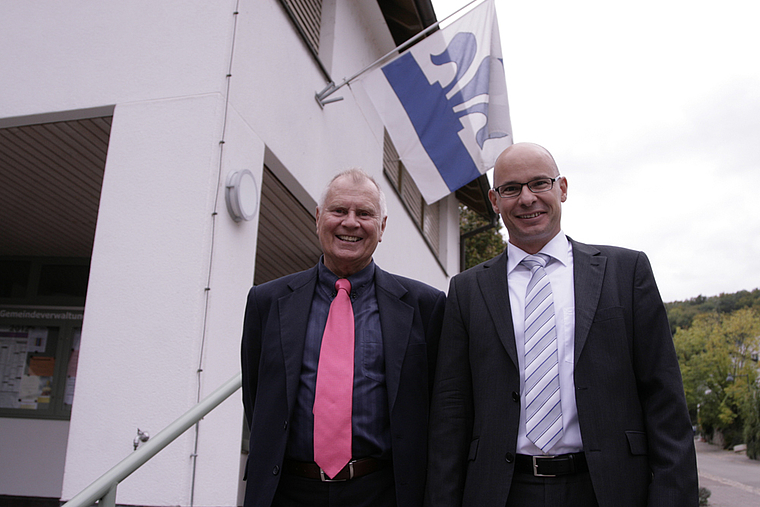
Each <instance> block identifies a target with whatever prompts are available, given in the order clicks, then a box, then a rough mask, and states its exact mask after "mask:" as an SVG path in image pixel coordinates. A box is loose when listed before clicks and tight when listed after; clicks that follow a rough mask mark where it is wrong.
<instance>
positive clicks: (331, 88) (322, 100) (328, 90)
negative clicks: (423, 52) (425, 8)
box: [314, 0, 488, 109]
mask: <svg viewBox="0 0 760 507" xmlns="http://www.w3.org/2000/svg"><path fill="white" fill-rule="evenodd" d="M479 1H481V0H472V1H471V2H468V3H467V4H465V5H464V6H462V7H460V8H459V9H457V10H456V11H454V12H452V13H451V14H449V15H448V16H446V17H445V18H443V19H442V20H441V21H436V22H435V23H433V24H432V25H430V26H429V27H427V28H425V29H424V30H422V31H421V32H419V33H418V34H417V35H415V36H414V37H412V38H411V39H409V40H407V41H406V42H403V43H402V44H400V45H398V46H396V47H395V48H394V49H392V50H390V51H389V52H388V53H386V54H385V55H383V56H381V57H380V58H378V59H377V60H375V61H374V62H373V63H371V64H369V65H368V66H366V67H364V68H363V69H362V70H360V71H359V72H357V73H356V74H354V75H353V76H351V77H349V78H348V79H344V80H343V82H342V83H341V84H339V85H336V84H335V83H333V82H332V81H330V83H328V84H327V86H325V88H324V89H323V90H322V91H321V92H317V93H315V94H314V98H315V99H316V101H317V103H318V104H319V107H320V108H322V109H324V107H325V105H326V104H331V103H333V102H338V101H340V100H343V97H333V98H331V99H328V98H327V97H329V96H330V95H332V94H333V93H335V92H337V91H338V90H339V89H341V88H343V87H344V86H346V85H347V84H350V83H351V82H352V81H354V80H355V79H357V78H358V77H359V76H361V75H362V74H364V73H365V72H367V71H369V70H371V69H373V68H375V67H377V66H378V65H379V64H380V63H382V62H384V61H385V60H387V59H388V57H390V56H391V55H393V54H394V53H398V52H401V51H404V50H405V49H406V48H408V47H409V46H411V45H413V44H414V43H415V42H417V41H418V40H420V39H421V38H423V37H425V36H426V35H428V34H429V33H431V32H432V31H434V30H435V29H436V28H438V26H439V25H440V24H441V23H443V22H445V21H447V20H449V19H451V18H452V17H454V16H456V15H457V14H459V13H460V12H462V11H463V10H465V9H466V8H467V7H469V6H471V5H472V4H474V3H476V2H479ZM482 1H483V2H486V1H488V0H482Z"/></svg>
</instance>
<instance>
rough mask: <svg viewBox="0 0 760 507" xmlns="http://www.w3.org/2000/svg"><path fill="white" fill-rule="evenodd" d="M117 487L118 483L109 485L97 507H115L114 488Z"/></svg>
mask: <svg viewBox="0 0 760 507" xmlns="http://www.w3.org/2000/svg"><path fill="white" fill-rule="evenodd" d="M118 485H119V483H118V482H115V483H113V484H112V485H111V487H110V489H109V490H108V492H107V493H106V494H105V495H103V498H101V499H100V501H99V502H98V507H116V488H117V486H118Z"/></svg>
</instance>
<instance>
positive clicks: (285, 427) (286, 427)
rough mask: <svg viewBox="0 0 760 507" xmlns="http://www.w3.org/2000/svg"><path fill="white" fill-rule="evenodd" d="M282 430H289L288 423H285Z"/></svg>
mask: <svg viewBox="0 0 760 507" xmlns="http://www.w3.org/2000/svg"><path fill="white" fill-rule="evenodd" d="M282 429H284V430H286V429H288V421H285V424H283V425H282Z"/></svg>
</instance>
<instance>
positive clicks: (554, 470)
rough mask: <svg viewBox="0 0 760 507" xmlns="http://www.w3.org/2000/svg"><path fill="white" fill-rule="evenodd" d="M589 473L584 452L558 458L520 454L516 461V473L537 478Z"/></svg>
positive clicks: (561, 455)
mask: <svg viewBox="0 0 760 507" xmlns="http://www.w3.org/2000/svg"><path fill="white" fill-rule="evenodd" d="M582 472H588V463H586V455H585V454H583V453H582V452H576V453H572V454H560V455H558V456H528V455H526V454H518V455H517V458H516V459H515V473H518V474H531V475H535V476H536V477H557V476H558V475H572V474H578V473H582Z"/></svg>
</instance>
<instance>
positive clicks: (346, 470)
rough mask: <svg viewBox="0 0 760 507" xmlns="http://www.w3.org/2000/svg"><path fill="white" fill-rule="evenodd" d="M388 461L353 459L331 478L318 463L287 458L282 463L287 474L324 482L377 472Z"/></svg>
mask: <svg viewBox="0 0 760 507" xmlns="http://www.w3.org/2000/svg"><path fill="white" fill-rule="evenodd" d="M388 463H389V461H388V460H379V459H375V458H362V459H355V460H351V461H349V462H348V464H347V465H346V466H345V467H343V470H341V471H340V472H338V473H337V474H335V477H333V478H330V477H328V475H327V474H326V473H325V472H324V470H322V469H321V468H319V465H317V464H316V463H313V462H308V461H293V460H289V459H286V460H285V462H284V463H283V464H282V471H283V472H285V473H286V474H290V475H297V476H299V477H306V478H307V479H319V480H321V481H322V482H335V481H347V480H349V479H356V478H357V477H362V476H363V475H367V474H371V473H372V472H377V471H378V470H381V469H383V468H385V467H386V466H387V465H388Z"/></svg>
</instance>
